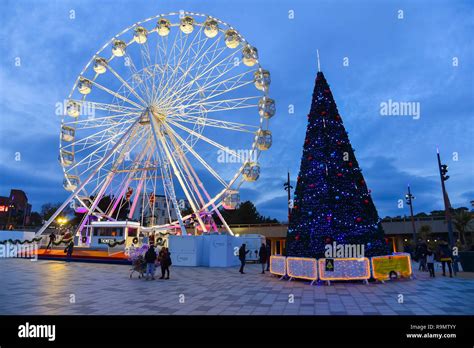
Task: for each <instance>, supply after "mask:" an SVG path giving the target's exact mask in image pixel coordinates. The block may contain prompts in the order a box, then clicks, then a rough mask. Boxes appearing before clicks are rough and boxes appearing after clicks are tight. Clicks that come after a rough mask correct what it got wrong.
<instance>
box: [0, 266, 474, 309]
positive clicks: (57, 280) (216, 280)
mask: <svg viewBox="0 0 474 348" xmlns="http://www.w3.org/2000/svg"><path fill="white" fill-rule="evenodd" d="M259 270H260V266H259V265H247V267H246V274H244V275H241V274H240V273H239V272H238V268H204V267H195V268H186V267H172V268H171V279H170V280H158V279H157V280H155V281H145V280H143V279H137V278H136V275H135V276H134V278H132V279H130V278H129V274H130V272H129V267H128V266H123V265H107V264H91V263H65V262H61V261H37V262H32V261H29V260H23V259H1V260H0V278H1V282H0V314H24V315H35V314H46V315H48V314H87V315H90V314H92V315H93V314H118V315H120V314H192V315H193V314H223V315H226V314H228V315H235V314H237V315H241V314H260V315H262V314H264V315H265V314H285V315H286V314H287V315H298V314H300V315H302V314H304V315H314V314H316V315H346V314H348V315H365V314H376V315H377V314H381V315H397V314H399V315H411V314H414V315H417V314H420V315H422V314H425V315H431V314H446V315H466V314H471V315H472V314H474V301H473V297H472V294H473V293H474V280H473V279H465V278H466V277H462V278H463V279H462V278H461V277H459V278H448V277H441V275H440V274H439V273H438V275H437V277H436V278H435V279H430V278H429V277H428V274H427V273H417V278H416V279H414V280H397V281H389V282H386V283H385V284H380V283H377V284H376V283H370V284H368V285H364V284H362V283H360V282H353V283H352V282H350V283H347V282H344V283H333V284H332V285H331V286H327V285H323V284H320V285H317V286H310V285H309V283H308V282H305V281H291V282H288V281H284V280H279V279H278V278H277V277H273V276H271V275H270V274H268V273H267V274H265V275H262V274H260V273H259ZM400 295H403V303H399V298H400ZM291 299H294V301H291ZM73 300H75V303H71V302H74V301H73Z"/></svg>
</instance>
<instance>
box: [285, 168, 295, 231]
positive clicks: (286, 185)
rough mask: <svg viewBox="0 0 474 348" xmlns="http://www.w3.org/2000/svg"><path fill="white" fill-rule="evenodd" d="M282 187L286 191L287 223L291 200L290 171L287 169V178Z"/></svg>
mask: <svg viewBox="0 0 474 348" xmlns="http://www.w3.org/2000/svg"><path fill="white" fill-rule="evenodd" d="M283 187H284V188H285V191H286V192H288V224H289V223H290V215H291V206H290V201H291V189H292V188H293V186H291V184H290V172H289V171H288V179H287V180H286V182H285V183H284V184H283Z"/></svg>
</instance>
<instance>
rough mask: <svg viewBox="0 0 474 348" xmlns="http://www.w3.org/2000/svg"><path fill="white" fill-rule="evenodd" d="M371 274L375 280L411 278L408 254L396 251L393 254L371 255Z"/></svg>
mask: <svg viewBox="0 0 474 348" xmlns="http://www.w3.org/2000/svg"><path fill="white" fill-rule="evenodd" d="M371 262H372V275H373V277H374V279H377V280H381V281H384V280H388V279H396V278H401V277H403V278H411V276H412V268H411V258H410V254H406V253H397V254H394V255H384V256H374V257H372V260H371Z"/></svg>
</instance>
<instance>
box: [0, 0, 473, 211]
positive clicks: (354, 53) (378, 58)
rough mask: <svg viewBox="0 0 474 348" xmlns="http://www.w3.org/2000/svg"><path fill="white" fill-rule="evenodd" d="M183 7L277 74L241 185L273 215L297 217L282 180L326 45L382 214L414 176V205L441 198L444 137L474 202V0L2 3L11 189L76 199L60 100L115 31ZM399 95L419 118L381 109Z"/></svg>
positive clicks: (331, 78) (296, 155) (2, 165)
mask: <svg viewBox="0 0 474 348" xmlns="http://www.w3.org/2000/svg"><path fill="white" fill-rule="evenodd" d="M181 9H183V10H185V11H191V12H199V13H206V14H209V15H212V16H215V17H218V18H220V19H222V20H224V21H226V22H228V23H230V24H231V25H232V26H234V27H235V28H237V29H238V30H239V31H240V32H241V33H242V34H243V35H244V36H245V37H246V39H247V40H248V41H249V42H250V43H252V44H253V45H254V46H256V47H257V48H258V52H259V56H260V63H261V65H262V66H263V67H264V68H265V69H268V70H270V72H271V74H272V84H271V88H270V95H271V97H272V98H274V99H275V100H276V103H277V114H276V116H275V117H274V118H272V120H271V126H270V129H271V130H272V132H273V146H272V148H271V149H270V150H269V151H268V152H265V153H263V155H262V157H261V160H260V165H261V177H260V179H259V180H258V181H257V182H256V183H253V184H245V185H244V186H243V189H242V191H241V197H242V199H243V200H247V199H248V200H251V201H253V202H254V203H255V204H256V206H257V208H258V210H259V211H260V212H261V213H262V214H263V215H266V216H271V217H275V218H278V219H280V220H285V219H286V214H287V208H286V192H285V191H284V189H283V183H284V181H285V180H286V173H287V170H289V171H290V173H291V176H292V179H293V181H294V180H295V178H296V176H297V173H298V170H299V166H300V160H301V152H302V147H303V141H304V135H305V131H306V125H307V117H306V116H307V114H308V112H309V107H310V104H311V94H312V91H313V86H314V80H315V77H316V73H317V59H316V50H317V49H318V50H319V52H320V57H321V70H322V71H323V72H324V74H325V76H326V79H327V80H328V82H329V84H330V85H331V89H332V93H333V95H334V98H335V101H336V103H337V106H338V109H339V112H340V114H341V116H342V119H343V121H344V125H345V127H346V130H347V131H348V133H349V139H350V141H351V143H352V146H353V147H354V149H355V150H356V152H355V155H356V157H357V159H358V162H359V165H360V166H361V168H362V170H363V174H364V176H365V180H366V182H367V185H368V187H369V188H370V189H371V190H372V195H373V198H374V203H375V205H376V207H377V209H378V212H379V215H380V216H381V217H385V216H396V215H404V214H408V213H409V212H408V208H407V207H404V208H403V209H400V208H398V206H397V204H398V200H399V199H403V198H404V195H405V192H406V186H407V184H410V185H411V188H412V191H413V193H414V195H415V196H416V201H415V202H414V207H415V213H418V212H422V211H425V212H430V211H432V210H439V209H443V202H442V199H441V198H442V195H441V188H440V179H439V173H438V169H437V162H436V147H437V146H439V149H440V153H441V156H442V161H443V162H445V163H446V164H448V166H449V175H450V179H449V180H448V181H447V184H446V185H447V190H448V193H449V196H450V200H451V203H452V205H453V206H455V207H458V206H466V207H470V201H471V200H474V178H473V173H474V151H473V150H474V140H473V139H474V137H473V133H474V122H473V121H474V117H473V110H474V98H473V96H474V74H473V72H474V39H473V35H472V33H473V32H474V16H473V14H474V3H473V2H472V1H450V0H446V1H413V0H409V1H376V0H372V1H357V2H355V1H349V0H347V1H320V0H307V1H302V0H284V1H269V0H266V1H262V0H243V1H235V0H234V1H222V0H214V1H209V0H204V1H169V0H167V1H123V0H113V1H100V2H97V1H95V2H93V1H90V0H81V1H49V0H48V1H46V0H42V1H32V0H3V1H1V3H0V20H1V23H2V29H1V40H0V45H1V46H0V50H1V54H0V64H1V65H0V196H7V195H8V194H9V192H10V189H11V188H16V189H21V190H24V191H25V192H26V193H27V195H28V198H29V200H30V202H31V203H32V204H33V210H39V209H40V208H41V205H42V204H44V203H46V202H59V201H62V200H64V199H65V198H66V197H67V196H68V193H67V192H66V191H64V189H63V188H62V179H63V177H62V170H61V167H60V165H59V163H58V148H59V145H58V140H59V132H60V124H61V120H60V118H59V117H58V116H56V115H55V104H56V103H57V102H58V101H62V100H64V99H65V98H66V97H67V95H68V93H69V91H70V89H71V87H72V85H73V84H74V81H75V79H76V77H77V76H78V74H79V73H80V71H81V70H82V68H83V67H84V65H85V64H86V63H87V62H88V61H89V59H90V58H91V57H92V56H93V55H94V53H95V52H96V51H97V50H98V49H99V48H100V47H102V45H103V44H104V43H105V42H106V41H107V40H109V39H110V38H111V37H113V36H114V35H116V34H117V33H118V32H120V31H121V30H123V29H124V28H126V27H128V26H130V25H131V24H133V23H135V22H137V21H139V20H142V19H145V18H148V17H151V16H154V15H157V14H159V13H168V12H176V11H179V10H181ZM71 10H74V11H75V18H74V19H70V11H71ZM400 10H401V11H403V12H400ZM401 13H402V15H403V18H401V19H400V18H399V17H400V16H401ZM293 15H294V18H293ZM469 33H471V34H469ZM18 58H19V60H18ZM345 58H346V59H345ZM18 61H20V62H21V64H20V65H19V66H17V65H18V64H15V63H16V62H18ZM344 62H348V64H344ZM390 100H391V101H392V102H413V103H417V104H416V105H419V108H420V109H419V111H420V112H419V117H418V116H413V115H412V116H410V115H406V116H397V115H388V116H384V115H381V104H382V103H388V102H389V101H390ZM290 106H294V114H290V113H289V110H290V109H291V107H290ZM18 155H20V156H18ZM18 159H19V160H18Z"/></svg>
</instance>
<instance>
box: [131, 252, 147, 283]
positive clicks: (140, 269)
mask: <svg viewBox="0 0 474 348" xmlns="http://www.w3.org/2000/svg"><path fill="white" fill-rule="evenodd" d="M145 271H146V262H145V258H144V257H143V255H140V256H138V257H137V258H136V259H134V260H133V261H132V269H131V270H130V278H132V275H133V273H135V272H137V273H138V279H140V278H142V277H143V276H144V275H145Z"/></svg>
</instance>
